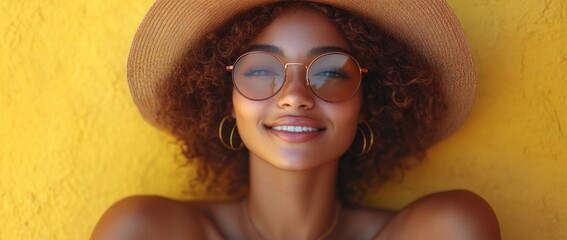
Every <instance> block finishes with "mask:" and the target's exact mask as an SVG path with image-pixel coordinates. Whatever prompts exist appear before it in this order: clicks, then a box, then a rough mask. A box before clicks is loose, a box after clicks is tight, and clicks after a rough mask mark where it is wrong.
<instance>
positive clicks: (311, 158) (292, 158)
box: [265, 152, 340, 171]
mask: <svg viewBox="0 0 567 240" xmlns="http://www.w3.org/2000/svg"><path fill="white" fill-rule="evenodd" d="M339 157H340V156H337V157H330V156H321V153H318V154H304V153H289V152H287V153H283V154H279V155H278V156H272V157H271V158H267V159H266V160H265V161H266V162H268V163H269V164H270V165H272V166H274V167H275V168H277V169H280V170H284V171H305V170H309V169H313V168H317V167H320V166H323V165H327V164H329V163H331V162H335V161H338V160H339Z"/></svg>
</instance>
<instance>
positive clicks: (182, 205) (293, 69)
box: [93, 0, 499, 239]
mask: <svg viewBox="0 0 567 240" xmlns="http://www.w3.org/2000/svg"><path fill="white" fill-rule="evenodd" d="M331 4H332V5H333V6H330V5H324V4H316V3H304V2H278V3H271V4H265V3H264V2H263V1H244V2H235V3H234V4H227V3H210V2H205V1H203V2H198V3H195V2H191V3H189V2H184V1H181V0H158V1H157V2H156V3H155V4H154V6H153V7H152V9H151V10H150V12H149V13H148V15H147V16H146V19H145V20H144V22H143V23H142V25H141V26H140V28H139V30H138V33H137V35H136V38H135V40H134V42H133V45H132V50H131V55H130V59H129V63H128V67H129V69H128V80H129V82H130V87H131V89H132V93H133V96H134V99H135V101H136V103H137V105H138V108H139V110H140V112H141V113H142V115H143V116H144V117H145V118H146V119H147V120H148V121H150V122H151V123H153V124H154V125H156V126H158V127H160V128H162V129H165V130H167V131H169V132H170V133H172V134H173V135H174V136H176V137H177V138H178V139H179V142H180V143H181V145H182V146H183V151H184V153H185V155H186V157H187V158H188V159H189V160H192V161H198V162H199V169H198V177H197V180H198V181H201V182H203V183H209V185H208V186H209V187H210V188H211V189H212V190H219V189H220V190H225V191H226V192H227V193H229V194H233V195H235V196H238V194H239V193H242V192H244V194H243V195H244V196H243V197H242V198H241V199H240V200H237V201H234V202H222V203H215V202H182V201H175V200H171V199H167V198H162V197H156V196H134V197H130V198H127V199H124V200H122V201H120V202H118V203H117V204H115V205H114V206H113V207H111V208H110V209H109V210H108V211H107V213H105V215H104V216H103V217H102V219H101V220H100V222H99V224H98V225H97V227H96V229H95V231H94V233H93V239H499V229H498V222H497V220H496V217H495V215H494V213H493V211H492V210H491V208H490V206H488V204H486V202H485V201H483V200H482V199H481V198H480V197H478V196H476V195H475V194H473V193H470V192H467V191H451V192H444V193H436V194H432V195H429V196H426V197H424V198H421V199H419V200H416V201H415V202H413V203H411V204H410V205H408V206H406V207H405V208H404V209H402V210H400V211H399V212H390V211H385V210H375V209H363V208H357V207H353V206H349V204H350V202H351V201H352V200H356V198H357V197H360V196H361V195H362V194H363V191H364V189H365V188H366V187H368V186H375V185H377V184H379V183H380V182H381V181H383V180H384V179H386V178H387V177H389V176H390V175H391V174H392V171H394V170H396V169H400V168H403V167H405V166H406V165H407V162H406V161H408V160H404V159H407V158H405V157H407V156H409V155H413V156H417V157H420V156H421V155H423V153H424V151H425V149H426V148H427V147H429V146H431V145H432V144H433V143H435V142H436V141H439V140H440V139H442V138H443V137H446V136H447V135H448V134H450V133H451V132H452V131H454V130H455V128H456V127H457V126H458V124H459V123H460V122H461V121H462V120H463V119H464V117H465V116H466V113H467V112H468V110H469V109H470V105H471V103H472V97H473V96H474V75H473V72H474V70H473V68H472V65H471V61H470V54H469V53H468V50H467V48H466V47H467V46H466V41H465V40H464V39H463V36H462V35H463V34H462V32H461V30H460V28H459V25H458V22H457V21H456V19H455V18H454V16H453V15H452V14H451V12H450V9H449V8H448V6H447V5H446V3H444V2H439V1H420V2H418V3H414V2H408V3H392V2H372V3H367V2H363V1H360V2H359V3H352V2H351V1H334V2H333V3H331ZM334 6H337V7H340V8H337V7H334ZM341 8H344V9H349V11H345V10H342V9H341ZM377 26H380V27H377ZM246 186H248V188H247V190H248V191H245V190H244V191H243V187H246ZM244 189H245V188H244Z"/></svg>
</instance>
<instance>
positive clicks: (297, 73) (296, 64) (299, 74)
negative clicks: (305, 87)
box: [284, 62, 309, 84]
mask: <svg viewBox="0 0 567 240" xmlns="http://www.w3.org/2000/svg"><path fill="white" fill-rule="evenodd" d="M290 65H295V66H298V67H299V66H303V68H302V69H303V70H304V71H305V72H303V73H300V72H296V73H293V72H291V73H290V72H288V70H289V69H288V67H289V66H290ZM307 70H308V66H307V64H305V63H293V62H292V63H286V64H284V71H285V76H286V79H287V78H288V76H290V75H297V76H298V77H301V76H304V77H305V84H309V81H308V80H307Z"/></svg>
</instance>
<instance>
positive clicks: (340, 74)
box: [313, 68, 348, 79]
mask: <svg viewBox="0 0 567 240" xmlns="http://www.w3.org/2000/svg"><path fill="white" fill-rule="evenodd" d="M313 76H316V77H325V78H335V79H347V78H348V76H347V74H346V73H345V72H344V71H343V70H342V69H337V68H333V69H328V70H323V71H319V72H317V73H315V74H313Z"/></svg>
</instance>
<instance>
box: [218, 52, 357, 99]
mask: <svg viewBox="0 0 567 240" xmlns="http://www.w3.org/2000/svg"><path fill="white" fill-rule="evenodd" d="M254 53H263V54H267V55H270V56H272V57H274V58H275V59H277V60H278V61H279V62H280V63H281V64H282V66H283V67H284V79H283V83H282V85H281V86H280V88H279V89H278V90H277V91H276V92H274V94H272V95H270V96H269V97H266V98H261V99H254V98H250V97H248V96H246V95H245V94H244V93H242V92H241V91H240V89H238V86H237V85H236V83H235V81H234V71H233V70H234V66H235V65H236V64H237V63H238V61H240V59H242V58H244V57H246V56H247V55H250V54H254ZM333 54H341V55H345V56H347V57H349V58H350V59H352V60H353V61H354V62H355V63H356V65H357V66H358V69H360V80H359V81H358V86H356V90H355V91H354V92H353V93H352V94H351V95H350V96H349V97H347V98H346V99H344V100H340V101H330V100H327V99H324V98H322V97H321V96H319V94H317V92H315V90H313V88H312V87H311V84H310V81H309V68H310V67H311V66H312V65H313V63H314V62H316V61H317V60H319V59H320V58H322V57H325V56H328V55H333ZM289 65H302V66H304V67H305V83H306V84H307V86H308V87H309V89H310V90H311V92H313V94H315V96H317V97H318V98H319V99H321V100H323V101H325V102H332V103H336V102H345V101H348V100H349V99H351V98H352V97H353V96H354V95H355V94H356V93H357V92H358V90H359V89H360V86H361V85H362V76H363V75H364V74H365V73H368V69H366V68H362V67H361V66H360V63H358V61H357V60H356V58H354V57H353V56H352V55H350V54H348V53H345V52H327V53H323V54H321V55H319V56H317V57H315V58H314V59H313V60H311V62H310V63H309V64H305V63H298V62H288V63H284V62H283V61H282V59H281V58H280V57H278V56H277V55H276V54H274V53H271V52H266V51H250V52H246V53H244V54H242V55H240V57H238V58H237V59H236V61H234V64H233V65H228V66H226V71H228V72H231V78H232V79H231V80H232V84H233V86H234V88H236V91H238V93H239V94H240V95H242V96H243V97H245V98H247V99H250V100H252V101H263V100H266V99H270V98H272V97H273V96H275V95H277V94H278V93H279V92H280V91H281V90H282V88H283V86H284V85H285V83H286V81H287V76H288V75H287V66H289Z"/></svg>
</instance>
